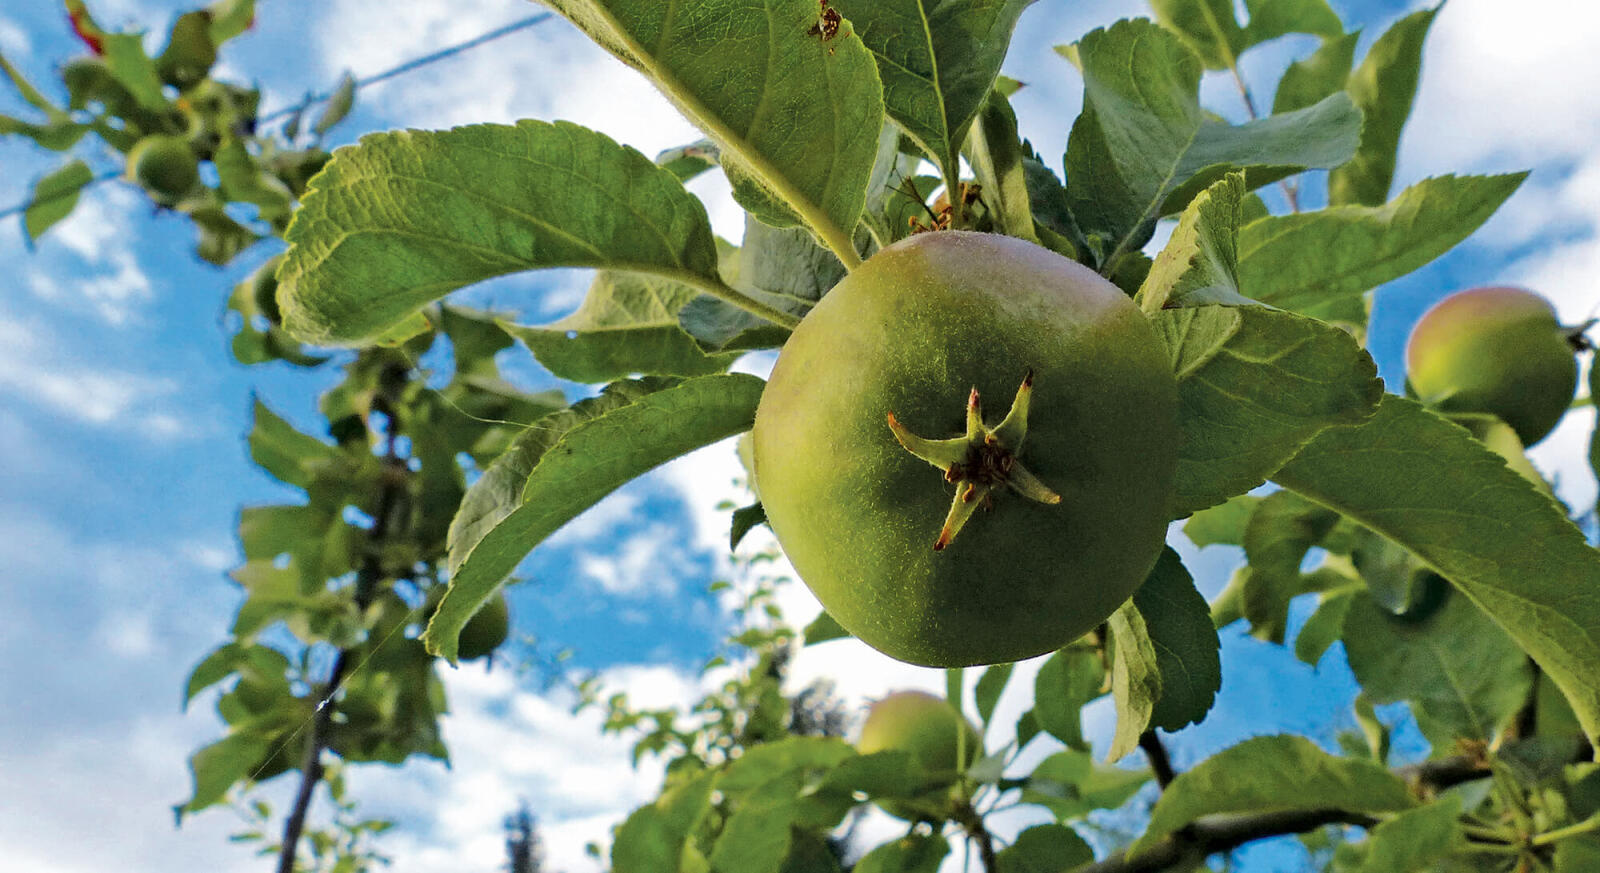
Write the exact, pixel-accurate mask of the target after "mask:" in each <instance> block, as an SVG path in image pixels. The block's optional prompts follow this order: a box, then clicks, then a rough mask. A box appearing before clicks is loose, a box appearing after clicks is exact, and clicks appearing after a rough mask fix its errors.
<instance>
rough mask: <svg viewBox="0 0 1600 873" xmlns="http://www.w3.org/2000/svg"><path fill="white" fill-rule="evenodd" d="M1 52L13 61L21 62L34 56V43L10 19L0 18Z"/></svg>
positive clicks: (25, 32)
mask: <svg viewBox="0 0 1600 873" xmlns="http://www.w3.org/2000/svg"><path fill="white" fill-rule="evenodd" d="M0 51H3V52H5V54H6V55H7V56H8V57H9V58H10V59H11V60H12V61H13V62H17V61H21V60H23V59H24V58H27V57H28V56H29V55H31V54H33V41H32V40H30V39H29V38H28V33H27V31H25V30H23V29H22V27H21V26H20V25H18V24H17V23H16V22H15V21H12V20H11V19H10V18H6V17H0Z"/></svg>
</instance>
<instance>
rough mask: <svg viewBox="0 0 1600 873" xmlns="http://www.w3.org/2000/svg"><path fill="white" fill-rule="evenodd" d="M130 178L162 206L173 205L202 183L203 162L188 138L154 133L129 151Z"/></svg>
mask: <svg viewBox="0 0 1600 873" xmlns="http://www.w3.org/2000/svg"><path fill="white" fill-rule="evenodd" d="M127 171H128V177H129V178H130V179H132V180H133V181H135V182H138V183H139V184H140V185H141V186H143V187H144V189H145V190H146V191H147V192H149V194H150V196H151V198H152V199H154V200H155V201H156V202H157V203H160V204H161V205H163V206H172V205H173V204H175V203H177V202H178V201H179V200H182V199H183V198H184V196H185V195H187V194H188V193H189V192H190V191H191V190H193V189H194V187H195V186H196V185H199V184H200V163H199V160H198V159H197V158H196V157H195V154H194V150H193V149H192V148H190V146H189V140H188V139H187V138H185V137H181V136H169V135H166V134H152V135H150V136H147V137H145V138H144V139H141V140H139V142H138V143H137V144H136V145H134V147H133V149H132V150H131V151H129V152H128V170H127Z"/></svg>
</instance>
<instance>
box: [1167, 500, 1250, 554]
mask: <svg viewBox="0 0 1600 873" xmlns="http://www.w3.org/2000/svg"><path fill="white" fill-rule="evenodd" d="M1260 503H1261V498H1259V497H1255V496H1253V495H1250V494H1241V495H1239V496H1238V497H1234V498H1232V499H1230V500H1228V501H1227V502H1225V503H1219V504H1217V505H1216V506H1213V507H1211V508H1210V509H1202V510H1200V511H1199V512H1197V513H1195V514H1194V515H1191V516H1189V520H1188V521H1186V522H1184V525H1183V532H1184V534H1185V535H1186V536H1188V537H1189V539H1190V540H1191V541H1192V542H1193V543H1194V544H1195V545H1196V546H1199V547H1200V548H1202V549H1203V548H1205V547H1206V546H1216V545H1229V546H1242V545H1244V531H1245V527H1246V526H1247V525H1248V524H1249V523H1250V516H1251V515H1252V514H1253V513H1254V512H1255V511H1256V506H1257V505H1258V504H1260Z"/></svg>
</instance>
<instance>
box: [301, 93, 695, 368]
mask: <svg viewBox="0 0 1600 873" xmlns="http://www.w3.org/2000/svg"><path fill="white" fill-rule="evenodd" d="M507 179H516V180H518V182H517V184H515V185H507V184H506V180H507ZM287 239H288V241H289V243H290V247H289V252H288V255H287V257H286V259H285V261H284V264H283V266H282V267H281V268H280V269H279V271H278V278H279V289H278V299H279V301H280V302H281V303H282V304H283V316H284V326H285V327H287V328H288V329H289V330H290V331H292V332H293V333H295V334H296V335H297V336H299V337H301V338H302V339H304V340H306V341H308V342H319V343H346V344H358V343H361V342H363V341H366V340H370V339H372V338H374V337H377V336H380V335H382V334H383V333H384V332H385V331H387V330H389V329H390V328H392V327H394V326H395V325H397V324H400V323H401V322H403V321H404V320H405V319H406V318H407V317H408V316H410V315H411V314H412V313H414V312H416V311H417V309H418V308H420V307H421V306H423V305H424V304H427V303H429V302H431V301H433V300H437V299H438V298H440V297H443V296H444V295H446V294H448V293H450V292H451V291H454V290H456V289H457V288H461V287H463V286H465V285H470V284H472V283H474V282H480V281H483V280H484V279H488V278H491V277H494V276H500V275H504V274H506V273H515V272H519V271H522V270H532V269H537V268H541V267H600V268H611V269H618V270H630V271H635V272H643V273H649V274H652V275H655V276H660V277H664V278H667V279H671V280H673V281H677V282H683V283H685V284H689V285H693V286H696V287H700V288H702V289H704V288H706V287H708V286H711V287H716V286H720V284H721V282H720V280H719V279H718V277H717V250H716V243H715V240H714V238H713V236H712V234H711V225H710V223H709V222H708V220H707V218H706V212H705V207H704V206H702V205H701V204H700V201H698V200H696V199H695V198H694V196H693V195H691V194H690V193H689V192H687V191H685V190H684V189H683V185H682V183H680V182H679V181H678V180H677V179H676V178H675V177H674V176H673V175H672V174H671V173H669V172H667V171H666V170H663V169H661V168H659V167H657V166H656V165H655V164H653V163H651V162H650V161H649V159H647V158H646V157H645V156H644V155H641V154H639V153H638V152H636V151H634V150H633V149H630V148H627V147H625V146H620V145H617V144H616V143H615V142H613V141H612V140H610V139H609V138H607V137H605V136H604V135H602V134H599V133H596V132H594V131H592V130H588V129H586V128H582V127H579V126H577V125H575V124H569V123H566V122H558V123H556V124H545V123H543V122H538V121H523V122H520V123H519V124H517V125H516V126H515V127H509V126H505V125H495V124H483V125H474V126H471V127H458V128H455V129H453V130H449V131H444V132H440V133H430V132H424V131H399V132H393V133H380V134H371V135H369V136H366V137H363V138H362V140H361V144H360V145H358V146H355V147H354V148H344V149H340V150H339V151H338V152H337V153H335V155H334V157H333V160H331V161H329V162H328V165H327V166H326V167H325V168H324V169H323V170H322V172H320V173H318V174H317V176H316V177H315V178H314V179H313V182H312V185H311V188H310V190H309V191H308V192H307V193H306V196H305V197H304V199H303V201H302V206H301V208H300V210H299V211H298V212H297V213H296V214H295V218H294V221H293V222H292V223H291V224H290V225H289V230H288V234H287Z"/></svg>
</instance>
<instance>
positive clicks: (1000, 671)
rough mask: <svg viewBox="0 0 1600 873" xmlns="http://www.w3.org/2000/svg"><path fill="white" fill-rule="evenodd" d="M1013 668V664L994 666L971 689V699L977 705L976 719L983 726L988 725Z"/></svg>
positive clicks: (984, 672)
mask: <svg viewBox="0 0 1600 873" xmlns="http://www.w3.org/2000/svg"><path fill="white" fill-rule="evenodd" d="M1015 666H1016V665H1015V664H995V665H993V666H991V667H990V668H989V669H987V670H984V671H983V675H981V676H979V677H978V685H977V687H976V688H975V689H973V698H974V699H975V700H976V702H977V704H978V718H979V720H981V721H982V722H983V723H984V724H985V725H987V724H988V723H989V716H991V715H994V706H995V704H996V703H998V702H999V701H1000V693H1001V692H1003V691H1005V690H1006V682H1007V680H1009V679H1010V678H1011V670H1012V668H1013V667H1015Z"/></svg>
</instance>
